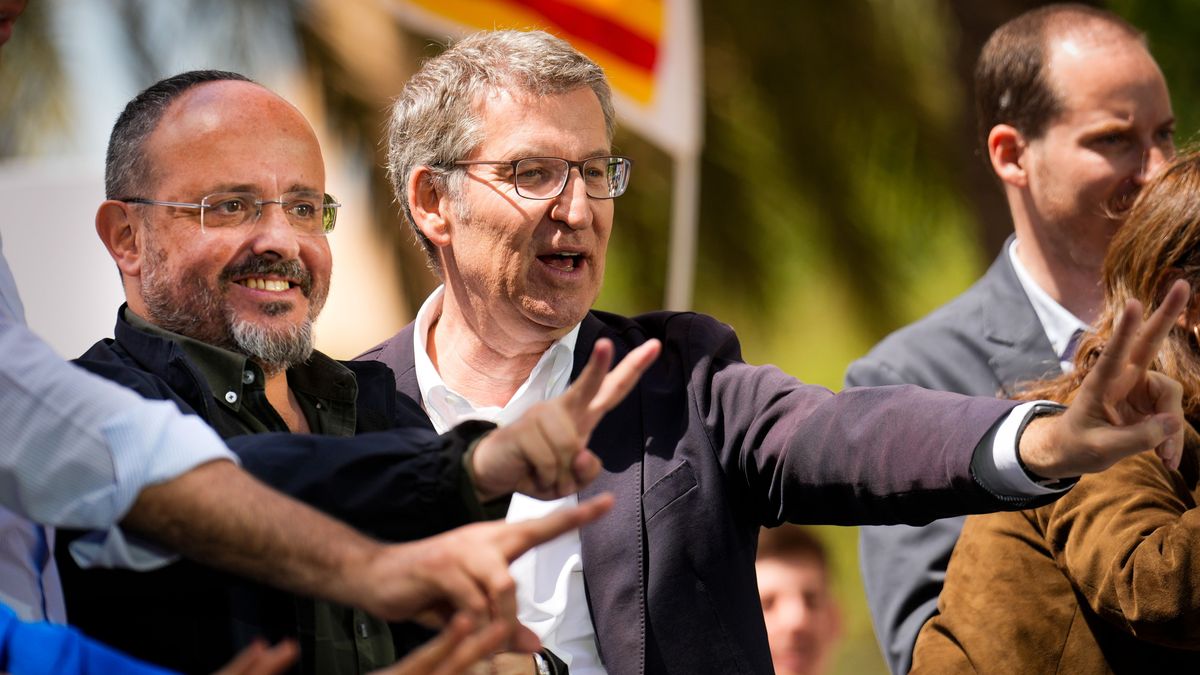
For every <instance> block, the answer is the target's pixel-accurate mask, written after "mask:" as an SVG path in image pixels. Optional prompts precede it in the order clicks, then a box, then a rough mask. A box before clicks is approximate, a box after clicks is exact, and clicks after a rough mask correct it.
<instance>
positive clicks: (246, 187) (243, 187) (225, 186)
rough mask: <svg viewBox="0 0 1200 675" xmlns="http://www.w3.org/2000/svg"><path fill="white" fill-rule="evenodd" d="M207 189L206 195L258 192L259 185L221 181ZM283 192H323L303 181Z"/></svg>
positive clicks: (293, 184)
mask: <svg viewBox="0 0 1200 675" xmlns="http://www.w3.org/2000/svg"><path fill="white" fill-rule="evenodd" d="M205 189H206V190H207V191H206V192H204V194H206V195H211V194H216V193H218V192H249V193H251V194H258V187H257V186H255V185H251V184H249V183H219V184H217V185H215V186H213V187H211V188H205ZM283 192H312V193H314V194H320V193H321V191H320V190H318V189H316V188H314V187H312V186H311V185H303V184H301V183H292V185H291V187H289V188H288V189H286V190H284V191H283ZM260 196H267V197H269V196H271V195H260ZM274 196H276V197H278V196H279V195H274Z"/></svg>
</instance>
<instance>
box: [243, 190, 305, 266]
mask: <svg viewBox="0 0 1200 675" xmlns="http://www.w3.org/2000/svg"><path fill="white" fill-rule="evenodd" d="M250 232H251V237H252V238H253V244H252V248H253V250H254V252H255V253H257V254H259V255H264V254H267V253H275V254H277V255H279V257H280V258H282V259H283V260H292V259H294V258H296V257H297V256H299V254H300V238H299V237H300V235H299V233H297V232H296V228H295V227H293V226H292V224H291V223H290V222H289V221H288V219H287V215H285V214H284V212H283V206H282V205H280V203H279V202H278V201H268V202H263V203H262V204H261V205H260V206H259V207H258V212H257V214H256V217H255V222H254V224H253V226H252V227H251V230H250Z"/></svg>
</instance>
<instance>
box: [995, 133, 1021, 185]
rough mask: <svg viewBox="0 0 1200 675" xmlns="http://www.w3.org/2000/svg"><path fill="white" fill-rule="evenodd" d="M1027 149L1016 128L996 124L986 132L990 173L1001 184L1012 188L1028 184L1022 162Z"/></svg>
mask: <svg viewBox="0 0 1200 675" xmlns="http://www.w3.org/2000/svg"><path fill="white" fill-rule="evenodd" d="M1028 147H1029V146H1028V144H1027V143H1026V142H1025V136H1024V135H1023V134H1021V132H1020V131H1017V129H1016V127H1013V126H1009V125H1007V124H997V125H996V126H994V127H992V130H991V131H990V132H988V139H987V150H988V159H989V160H990V161H991V163H992V171H995V172H996V175H997V176H998V177H999V178H1000V180H1001V181H1002V182H1004V183H1005V184H1007V185H1012V186H1014V187H1025V186H1027V185H1028V184H1029V175H1028V173H1027V172H1026V169H1025V165H1024V162H1023V161H1022V160H1023V159H1024V156H1025V150H1026V149H1027V148H1028Z"/></svg>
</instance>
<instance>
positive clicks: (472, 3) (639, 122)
mask: <svg viewBox="0 0 1200 675" xmlns="http://www.w3.org/2000/svg"><path fill="white" fill-rule="evenodd" d="M389 4H390V5H391V7H392V8H393V11H394V12H395V14H396V16H397V17H398V18H399V19H400V21H401V22H403V23H405V24H407V25H410V26H412V27H413V28H415V29H416V30H418V31H420V32H423V33H426V34H429V35H432V36H435V37H441V36H446V37H460V36H462V35H465V34H467V33H471V32H475V31H478V30H495V29H505V28H513V29H518V30H532V29H541V30H545V31H547V32H549V33H552V34H554V35H557V36H558V37H561V38H563V39H564V40H566V41H568V42H570V43H571V44H572V45H573V46H574V47H575V48H576V49H578V50H579V51H581V52H583V53H584V54H587V55H588V56H589V57H590V58H591V59H592V60H594V61H595V62H596V63H597V64H599V65H600V67H601V68H603V69H604V72H605V74H606V75H607V76H608V80H609V83H610V84H611V85H612V88H613V94H614V96H613V98H614V104H615V105H616V108H617V115H618V117H619V118H620V121H621V124H622V125H625V126H628V127H629V128H630V129H632V130H633V131H635V132H637V133H638V134H640V135H642V136H644V137H646V138H647V139H648V140H649V141H651V142H652V143H655V144H656V145H658V146H660V147H662V148H663V149H664V150H666V151H667V152H669V153H670V154H672V155H673V156H676V157H679V156H694V155H696V154H697V153H698V151H699V148H700V145H701V143H702V131H701V129H702V120H701V112H702V101H701V95H702V92H701V85H700V59H699V37H698V34H699V17H698V16H697V7H696V2H695V0H389Z"/></svg>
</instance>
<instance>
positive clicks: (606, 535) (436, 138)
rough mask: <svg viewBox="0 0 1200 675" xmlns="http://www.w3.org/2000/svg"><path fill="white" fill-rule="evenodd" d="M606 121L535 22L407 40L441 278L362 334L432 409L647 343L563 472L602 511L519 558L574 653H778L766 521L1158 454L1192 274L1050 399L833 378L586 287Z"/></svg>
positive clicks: (400, 194)
mask: <svg viewBox="0 0 1200 675" xmlns="http://www.w3.org/2000/svg"><path fill="white" fill-rule="evenodd" d="M613 121H614V120H613V109H612V105H611V90H610V89H609V86H608V82H607V79H606V78H605V76H604V73H603V71H602V70H600V68H599V66H597V65H596V63H595V62H593V61H591V60H590V59H588V58H587V57H586V56H584V55H583V54H581V53H579V52H578V51H576V50H575V49H574V48H573V47H571V46H570V45H569V44H567V43H565V42H563V41H561V40H559V39H558V38H555V37H553V36H550V35H548V34H546V33H541V32H530V33H522V32H515V31H497V32H492V33H479V34H476V35H473V36H470V37H467V38H465V39H464V40H462V41H460V42H458V43H456V44H455V45H453V46H452V47H450V48H449V49H448V50H446V51H445V52H443V53H442V54H440V55H439V56H437V57H435V58H433V59H430V60H429V61H428V62H426V63H425V65H424V66H422V67H421V69H420V70H419V71H418V72H417V73H416V74H414V75H413V77H412V78H411V79H410V80H409V81H408V84H406V85H405V88H404V92H403V93H402V94H401V95H400V97H399V98H397V100H396V103H395V104H394V106H393V110H392V123H391V128H390V132H389V137H388V146H389V168H390V171H391V175H392V181H393V186H394V188H395V189H396V194H397V198H398V201H399V202H400V203H401V205H402V207H403V208H404V211H405V214H406V216H407V217H408V219H409V223H410V225H412V226H413V228H414V230H415V232H416V234H417V235H418V237H419V240H420V241H421V242H422V244H423V245H424V247H425V249H426V252H427V253H428V255H429V262H430V264H431V266H432V267H433V269H435V270H436V271H437V273H438V275H439V276H440V277H441V280H442V281H443V286H442V287H441V288H439V289H438V290H436V291H435V292H434V293H433V294H432V295H431V296H430V297H429V298H428V299H427V300H426V301H425V303H424V305H422V307H421V310H420V311H419V312H418V313H417V317H416V320H415V321H414V322H413V323H411V324H409V325H408V326H406V327H405V328H403V329H402V330H401V331H400V332H399V333H397V334H396V335H395V336H393V337H392V338H391V339H389V340H387V341H386V342H384V343H383V344H380V345H378V346H377V347H375V348H373V349H371V350H369V351H368V352H367V353H366V354H365V355H364V356H365V358H370V359H376V360H380V361H383V362H384V363H387V364H389V365H390V366H391V367H392V371H393V372H394V373H395V376H396V385H397V387H398V389H399V390H400V391H401V392H402V393H404V394H406V395H408V396H410V397H411V398H412V399H413V400H414V401H418V402H419V403H420V404H421V405H422V407H423V409H424V410H425V412H426V413H427V414H428V415H429V417H430V419H431V420H432V421H433V423H434V426H435V428H441V427H443V426H445V425H448V424H454V423H455V422H456V421H457V420H459V419H465V418H468V417H469V418H472V419H478V418H484V419H492V420H495V421H497V422H499V423H500V424H503V423H504V422H505V421H506V420H507V419H509V418H511V416H512V415H514V414H517V413H518V412H519V411H521V410H523V409H525V408H527V407H530V406H535V405H538V404H539V402H541V401H543V400H545V399H546V398H547V397H550V396H553V395H554V393H555V392H556V391H557V390H558V389H559V388H561V387H564V386H566V384H567V383H568V382H569V381H571V380H572V379H573V378H575V377H576V376H577V374H578V373H579V372H580V367H581V366H582V365H583V362H584V360H585V359H586V356H587V354H589V353H590V352H591V351H592V349H593V347H594V346H595V345H597V344H603V343H602V342H598V341H599V340H600V339H601V338H608V339H611V340H612V343H613V347H614V355H623V354H625V353H626V352H627V351H628V350H631V349H635V348H638V346H639V345H651V344H655V343H658V344H660V345H661V348H662V351H661V356H660V357H659V359H658V360H657V361H656V362H655V363H654V364H653V365H652V366H651V367H650V369H649V370H647V371H646V373H645V375H644V376H643V378H642V379H641V380H640V381H639V384H638V386H637V387H636V388H635V390H634V391H633V392H631V393H630V395H629V397H627V398H626V399H625V400H624V401H623V402H622V404H621V405H619V406H618V407H617V408H616V409H614V410H613V411H612V413H611V414H610V415H609V416H607V417H606V418H605V419H604V420H602V421H601V422H600V423H599V424H598V425H597V426H596V428H595V431H594V433H593V434H592V436H591V440H590V447H591V448H592V449H593V450H595V454H596V456H597V457H598V458H599V459H600V460H602V461H603V468H602V469H601V471H600V474H599V476H597V478H596V480H595V481H594V482H593V483H592V484H591V485H589V486H588V487H586V488H583V489H580V490H579V494H580V495H581V496H584V497H586V496H587V495H588V494H590V492H591V491H593V490H596V489H603V490H607V491H611V492H612V493H613V494H614V495H615V497H616V505H615V506H614V508H613V511H612V512H611V513H610V515H609V516H608V517H607V519H606V521H605V522H604V524H603V525H602V526H598V527H590V528H586V529H584V530H581V531H580V533H579V536H578V537H575V538H572V537H567V538H562V539H559V540H556V541H555V542H552V543H551V545H550V546H547V547H539V548H538V549H535V550H534V551H532V552H531V554H530V555H527V556H524V557H522V558H521V559H519V560H517V561H516V562H515V563H514V567H513V570H514V579H515V580H516V583H517V604H518V607H519V610H518V613H519V617H520V619H521V620H522V621H523V622H527V623H528V625H529V626H530V627H531V628H533V629H534V631H535V632H536V633H537V634H538V636H539V637H541V639H542V644H543V645H544V646H545V647H546V648H547V649H548V650H549V651H550V652H552V653H553V655H554V656H557V657H559V659H561V662H562V663H564V664H566V665H568V666H569V667H570V672H571V674H572V675H605V674H606V673H612V674H613V675H617V674H621V675H624V674H625V673H642V674H643V675H667V674H669V673H722V674H724V673H770V672H774V669H773V668H772V666H771V659H770V650H769V647H768V641H767V636H766V629H765V627H764V624H763V614H762V606H761V604H760V603H759V596H758V589H757V584H756V583H755V572H754V553H755V548H756V542H757V538H758V531H759V528H760V527H761V526H764V525H765V526H775V525H779V524H780V523H781V522H783V521H794V522H817V523H835V524H845V525H850V524H864V523H872V524H882V523H897V522H903V523H912V524H919V523H927V522H929V521H931V520H933V519H935V518H940V517H945V516H948V515H954V514H956V513H968V512H975V511H991V510H996V509H1001V508H1020V507H1021V505H1022V504H1029V503H1038V502H1041V501H1046V500H1049V499H1052V498H1053V497H1054V494H1053V493H1052V492H1051V491H1050V490H1049V489H1048V488H1047V487H1046V486H1044V485H1040V484H1038V483H1037V482H1035V480H1034V478H1032V477H1031V475H1030V474H1031V473H1032V474H1036V475H1037V476H1044V477H1046V478H1055V477H1062V478H1065V477H1068V476H1076V475H1079V474H1080V473H1082V472H1088V471H1095V470H1100V469H1102V468H1104V467H1105V466H1107V465H1108V464H1111V462H1113V461H1116V460H1117V459H1119V458H1120V457H1123V456H1126V455H1128V454H1131V453H1134V452H1140V451H1141V450H1143V449H1145V448H1148V447H1156V448H1158V449H1159V450H1160V453H1161V454H1162V456H1163V457H1164V459H1166V460H1167V462H1168V465H1171V464H1176V463H1177V461H1176V459H1175V458H1176V457H1177V456H1178V454H1179V452H1180V451H1181V449H1182V429H1183V421H1182V414H1181V412H1180V410H1181V407H1182V406H1181V404H1180V396H1181V387H1180V386H1179V384H1178V383H1176V382H1173V381H1170V380H1167V378H1165V377H1164V376H1162V375H1161V374H1159V373H1154V372H1147V370H1146V368H1147V366H1148V365H1149V363H1150V361H1151V360H1152V358H1153V355H1154V354H1155V353H1156V352H1157V350H1158V344H1159V343H1160V342H1161V339H1162V336H1164V335H1166V333H1167V332H1168V331H1169V330H1170V327H1171V326H1172V325H1173V322H1174V321H1175V318H1176V317H1177V316H1178V315H1179V313H1180V312H1181V311H1182V309H1183V305H1184V304H1185V303H1186V297H1185V296H1186V295H1187V293H1186V284H1180V285H1177V286H1176V287H1174V288H1173V290H1172V291H1171V292H1170V294H1169V295H1168V296H1167V297H1166V299H1165V300H1164V302H1163V304H1162V306H1161V307H1160V309H1159V310H1156V312H1155V315H1154V316H1153V317H1151V318H1150V319H1149V320H1148V321H1147V322H1146V324H1145V330H1142V331H1141V334H1140V335H1138V336H1137V338H1134V337H1133V336H1134V333H1135V332H1137V326H1138V324H1139V322H1140V320H1141V312H1140V310H1138V311H1136V312H1127V313H1126V316H1125V318H1126V319H1127V321H1125V322H1123V323H1122V326H1123V328H1124V329H1125V330H1124V332H1123V334H1122V336H1121V337H1122V338H1124V340H1123V341H1122V343H1121V344H1119V345H1115V346H1114V345H1110V347H1109V348H1108V349H1106V350H1105V354H1104V356H1103V357H1102V358H1103V359H1104V364H1103V365H1105V368H1098V369H1096V370H1093V371H1092V372H1091V373H1090V374H1089V376H1088V378H1089V382H1088V383H1087V384H1085V386H1084V390H1086V393H1085V394H1081V395H1080V396H1079V397H1077V398H1076V399H1075V400H1074V401H1073V402H1072V404H1071V406H1070V408H1068V409H1067V410H1066V411H1065V412H1063V413H1062V414H1061V415H1052V416H1048V417H1039V416H1038V415H1039V414H1040V413H1039V410H1038V409H1039V408H1041V410H1040V412H1048V411H1047V410H1046V409H1045V408H1044V407H1042V406H1040V405H1038V404H1033V403H1029V404H1024V405H1022V406H1020V407H1014V406H1016V404H1015V403H1014V402H1011V401H1000V400H998V399H995V398H991V397H984V398H969V397H963V396H959V395H957V394H950V393H946V392H935V391H929V390H926V389H921V388H919V387H911V386H901V387H877V388H860V389H855V390H851V391H847V392H842V393H841V394H837V395H835V394H833V393H832V392H830V391H828V390H825V389H823V388H820V387H814V386H810V385H805V384H803V383H801V382H799V381H798V380H796V379H795V378H792V377H790V376H788V375H786V374H785V373H783V372H781V371H780V370H779V369H777V368H774V367H770V366H752V365H750V364H747V363H745V362H744V361H743V359H742V357H741V351H740V347H739V345H738V340H737V336H736V335H735V334H734V332H733V330H732V329H731V328H730V327H729V326H726V325H724V324H722V323H720V322H718V321H717V320H715V319H713V318H711V317H707V316H704V315H701V314H695V313H690V312H657V313H652V314H646V315H642V316H637V317H622V316H618V315H615V314H610V313H606V312H600V311H592V310H591V306H592V303H593V302H595V300H596V297H597V295H598V294H599V291H600V285H601V281H602V279H603V274H604V265H605V261H606V254H607V245H608V236H609V234H610V233H611V231H612V227H613V222H614V221H613V219H614V208H615V206H614V199H616V198H618V197H620V196H621V194H622V193H623V192H624V191H625V188H626V186H627V184H628V180H629V175H630V174H629V170H630V168H631V164H630V160H629V159H627V158H625V157H620V156H616V155H613V153H612V130H613ZM1097 373H1099V375H1097ZM1035 417H1036V419H1034V418H1035ZM1027 422H1028V426H1027V427H1024V426H1022V425H1024V424H1025V423H1027ZM1020 429H1024V431H1023V432H1020V433H1018V430H1020ZM577 457H578V459H582V460H587V459H588V454H587V453H584V452H582V450H580V452H579V453H577ZM1092 457H1095V458H1096V459H1098V460H1099V461H1090V459H1089V458H1092ZM1018 459H1019V460H1020V461H1018ZM1080 460H1084V461H1083V462H1082V463H1081V462H1080ZM1022 462H1023V463H1024V466H1025V467H1027V469H1023V468H1022V466H1021V463H1022ZM575 468H578V460H577V459H576V457H572V456H563V457H562V458H561V463H560V464H559V465H558V467H557V470H555V471H549V472H547V473H546V474H545V476H544V477H542V478H541V479H540V480H537V481H531V482H530V483H529V484H528V485H526V486H524V487H522V488H520V490H519V491H520V492H523V493H525V494H524V495H515V496H514V497H513V499H512V501H511V502H510V504H509V510H508V517H509V518H510V519H514V520H516V519H522V518H525V517H528V516H531V515H535V514H537V513H540V512H544V511H546V510H550V509H555V508H561V507H564V506H566V505H568V504H569V503H570V502H571V501H572V500H573V499H574V498H575V497H574V495H570V493H572V492H575V489H574V488H575V486H576V485H580V484H581V483H580V482H579V481H575V480H574V479H573V478H572V473H573V469H575ZM564 495H570V496H566V497H564ZM534 497H542V498H544V497H562V499H556V500H552V501H543V500H542V499H535V498H534ZM513 665H514V666H516V667H517V668H519V669H521V670H523V671H524V672H526V673H538V672H546V671H547V670H549V669H550V668H551V667H552V666H556V665H558V663H557V662H556V661H555V660H554V659H551V658H549V655H538V656H537V657H535V658H532V659H531V658H530V657H529V656H528V655H523V656H519V657H517V659H516V662H515V663H514V664H513ZM506 672H508V671H506Z"/></svg>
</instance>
